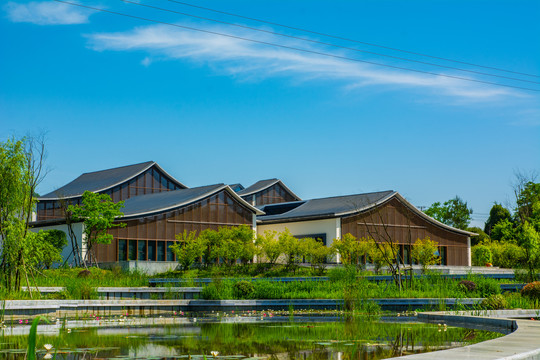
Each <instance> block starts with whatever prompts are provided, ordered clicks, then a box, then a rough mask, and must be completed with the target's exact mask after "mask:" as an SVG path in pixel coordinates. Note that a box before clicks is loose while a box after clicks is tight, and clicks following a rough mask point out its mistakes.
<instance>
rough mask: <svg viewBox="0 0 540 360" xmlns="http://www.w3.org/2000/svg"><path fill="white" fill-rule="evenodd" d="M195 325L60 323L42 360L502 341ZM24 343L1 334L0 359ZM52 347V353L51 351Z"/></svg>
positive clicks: (301, 352)
mask: <svg viewBox="0 0 540 360" xmlns="http://www.w3.org/2000/svg"><path fill="white" fill-rule="evenodd" d="M194 320H195V319H191V320H190V319H186V321H184V322H181V323H175V324H170V323H169V324H164V323H162V322H160V321H159V320H157V321H154V322H153V323H151V324H150V323H145V324H142V323H140V322H133V323H129V321H128V322H125V321H124V322H118V321H116V320H113V319H111V320H108V321H107V320H103V319H102V320H100V321H94V322H93V323H89V324H86V323H85V324H82V323H79V324H78V325H77V323H72V324H71V325H70V324H69V323H68V324H67V326H66V324H63V326H61V327H58V328H56V330H55V333H40V334H39V335H38V337H37V345H36V347H37V349H38V352H37V358H38V359H52V358H54V356H55V355H56V359H58V360H64V359H66V360H67V359H70V360H71V359H73V360H96V359H123V360H131V359H141V360H143V359H145V360H149V359H156V360H161V359H186V360H204V359H205V358H206V359H207V360H213V359H215V360H263V359H271V360H278V359H279V360H289V359H290V360H299V359H302V360H310V359H313V360H319V359H320V360H322V359H324V360H330V359H335V360H347V359H358V360H360V359H385V358H390V357H394V356H400V355H407V354H413V353H420V352H427V351H435V350H441V349H446V348H451V347H458V346H464V345H468V344H472V343H477V342H480V341H485V340H489V339H494V338H496V337H499V336H502V334H499V333H496V332H490V331H484V330H472V329H465V328H458V327H451V326H445V325H444V324H426V323H421V322H416V321H415V318H407V319H404V318H396V317H383V318H379V319H369V318H356V319H349V320H345V319H339V318H324V319H321V318H319V319H317V318H307V317H306V318H294V319H292V318H290V319H289V318H286V317H283V318H272V319H264V321H263V320H260V321H259V320H258V319H241V318H239V319H227V321H225V322H224V320H223V319H222V320H221V321H216V320H212V321H208V320H207V321H205V319H199V320H198V321H197V320H195V321H194ZM83 325H84V326H83ZM40 326H41V325H40ZM11 333H14V332H13V331H11ZM15 333H16V331H15ZM27 341H28V340H27V336H25V335H8V331H4V332H3V333H2V336H1V337H0V359H6V360H12V359H13V360H15V359H16V360H20V359H24V358H25V353H26V346H27ZM51 346H52V349H50V350H49V351H47V350H46V347H51Z"/></svg>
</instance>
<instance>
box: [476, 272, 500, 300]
mask: <svg viewBox="0 0 540 360" xmlns="http://www.w3.org/2000/svg"><path fill="white" fill-rule="evenodd" d="M476 291H477V292H478V294H479V295H480V296H481V297H488V296H491V295H497V294H500V293H501V286H500V285H499V283H498V282H497V280H495V279H488V278H482V277H479V278H478V279H476Z"/></svg>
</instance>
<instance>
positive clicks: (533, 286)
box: [521, 281, 540, 300]
mask: <svg viewBox="0 0 540 360" xmlns="http://www.w3.org/2000/svg"><path fill="white" fill-rule="evenodd" d="M521 295H522V296H524V297H528V298H530V299H533V300H540V281H535V282H532V283H529V284H527V285H525V286H524V287H523V289H521Z"/></svg>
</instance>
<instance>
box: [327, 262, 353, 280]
mask: <svg viewBox="0 0 540 360" xmlns="http://www.w3.org/2000/svg"><path fill="white" fill-rule="evenodd" d="M328 279H329V280H330V281H331V282H343V283H346V284H351V283H354V282H356V267H355V266H349V265H347V266H344V267H338V268H334V269H330V270H328Z"/></svg>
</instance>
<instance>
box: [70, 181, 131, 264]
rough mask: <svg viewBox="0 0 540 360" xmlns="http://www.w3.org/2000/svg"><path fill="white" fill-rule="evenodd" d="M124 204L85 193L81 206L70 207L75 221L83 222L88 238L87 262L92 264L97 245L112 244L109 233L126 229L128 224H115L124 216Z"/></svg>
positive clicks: (109, 198)
mask: <svg viewBox="0 0 540 360" xmlns="http://www.w3.org/2000/svg"><path fill="white" fill-rule="evenodd" d="M123 207H124V202H123V201H119V202H118V203H114V202H113V201H112V200H111V197H110V196H109V195H107V194H97V193H93V192H90V191H85V192H84V194H83V196H82V199H81V204H80V205H69V207H68V211H69V212H70V213H71V216H72V219H73V221H75V222H77V221H82V222H83V225H84V236H85V238H86V250H87V251H86V259H85V260H86V261H90V262H92V258H91V257H92V256H94V255H93V247H94V245H95V244H110V243H111V240H112V239H113V236H112V235H111V234H109V233H108V232H107V231H108V230H109V229H111V228H114V227H124V226H126V224H124V223H117V222H115V220H116V219H118V218H120V217H122V216H123V215H124V214H123V213H122V212H121V211H120V209H122V208H123Z"/></svg>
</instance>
